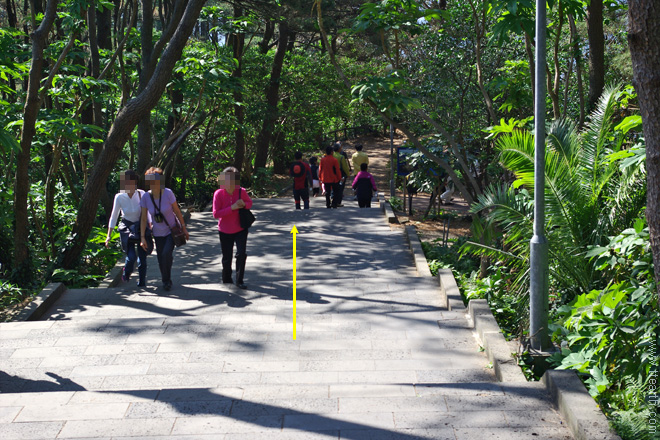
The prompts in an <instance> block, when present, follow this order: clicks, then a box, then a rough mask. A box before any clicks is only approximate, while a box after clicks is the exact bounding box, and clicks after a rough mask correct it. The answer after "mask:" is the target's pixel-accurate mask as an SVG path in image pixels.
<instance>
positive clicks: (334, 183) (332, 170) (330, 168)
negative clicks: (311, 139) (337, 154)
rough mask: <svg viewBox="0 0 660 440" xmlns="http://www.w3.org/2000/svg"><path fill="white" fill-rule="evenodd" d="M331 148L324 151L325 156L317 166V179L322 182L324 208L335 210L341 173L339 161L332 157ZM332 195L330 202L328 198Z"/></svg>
mask: <svg viewBox="0 0 660 440" xmlns="http://www.w3.org/2000/svg"><path fill="white" fill-rule="evenodd" d="M332 153H333V150H332V147H327V148H326V149H325V156H323V159H321V164H320V165H319V178H320V179H321V182H323V190H324V191H325V206H326V208H336V207H337V202H338V197H339V182H340V181H341V171H340V170H339V161H337V159H335V158H334V157H333V155H332ZM331 195H332V202H330V196H331Z"/></svg>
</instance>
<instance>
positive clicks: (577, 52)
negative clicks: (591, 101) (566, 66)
mask: <svg viewBox="0 0 660 440" xmlns="http://www.w3.org/2000/svg"><path fill="white" fill-rule="evenodd" d="M568 23H569V25H570V28H571V42H572V43H571V44H572V45H573V57H574V58H575V76H576V77H577V93H578V100H579V102H580V121H579V123H578V129H580V130H581V129H582V126H583V125H584V117H585V108H584V85H583V84H582V49H581V47H580V36H579V35H578V33H577V27H576V26H575V19H574V18H573V16H572V15H570V14H569V16H568Z"/></svg>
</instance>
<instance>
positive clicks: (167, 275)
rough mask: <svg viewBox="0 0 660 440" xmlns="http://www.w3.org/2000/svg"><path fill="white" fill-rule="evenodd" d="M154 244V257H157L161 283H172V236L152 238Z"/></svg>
mask: <svg viewBox="0 0 660 440" xmlns="http://www.w3.org/2000/svg"><path fill="white" fill-rule="evenodd" d="M154 241H155V242H156V255H157V256H158V268H159V269H160V276H161V279H162V280H163V283H165V284H167V283H171V282H172V263H173V262H174V255H173V253H174V238H172V234H168V235H166V236H165V237H154Z"/></svg>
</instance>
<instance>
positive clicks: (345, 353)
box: [0, 199, 572, 440]
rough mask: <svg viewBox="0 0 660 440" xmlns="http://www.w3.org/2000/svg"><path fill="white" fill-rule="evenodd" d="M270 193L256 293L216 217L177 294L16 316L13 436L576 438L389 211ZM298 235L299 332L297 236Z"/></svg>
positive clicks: (8, 361)
mask: <svg viewBox="0 0 660 440" xmlns="http://www.w3.org/2000/svg"><path fill="white" fill-rule="evenodd" d="M354 203H355V202H350V201H347V202H346V203H345V204H346V205H347V207H345V208H340V209H337V210H326V209H325V207H324V201H323V200H319V199H315V200H313V203H312V208H313V209H311V210H309V211H307V212H295V211H293V209H292V208H293V202H292V200H289V199H286V200H285V199H270V200H257V201H255V204H254V211H255V213H256V215H257V223H255V225H254V226H253V228H252V229H251V232H250V236H249V238H248V254H249V257H248V262H247V274H246V283H247V284H248V286H249V289H248V290H246V291H242V290H239V289H237V288H236V287H234V286H232V285H223V284H220V283H219V280H220V246H219V241H218V237H217V229H216V227H215V225H216V221H215V220H214V219H213V218H212V217H211V215H210V213H198V214H193V216H192V219H191V221H190V222H189V230H190V233H191V241H190V242H189V243H188V244H187V245H186V246H184V247H182V248H179V249H176V250H175V257H174V261H175V262H174V265H175V270H174V276H173V280H174V288H173V289H172V291H170V292H165V291H164V290H163V289H162V288H161V287H160V282H159V281H158V278H159V272H158V267H157V262H156V258H155V255H154V256H151V257H149V264H150V266H149V284H150V287H148V288H146V289H143V290H139V289H138V288H137V287H136V286H135V284H134V281H131V282H130V283H128V284H127V285H124V286H122V287H120V288H108V289H84V290H69V291H67V292H66V293H65V294H64V295H63V297H62V298H61V299H60V300H59V302H57V303H56V304H55V305H54V306H53V307H52V309H51V310H50V311H49V313H48V314H47V315H46V317H45V318H44V320H43V321H35V322H21V323H4V324H0V438H1V439H3V440H9V439H42V438H43V439H53V438H95V439H120V438H121V439H127V438H131V439H221V440H231V439H255V440H259V439H268V440H280V439H324V440H325V439H351V440H361V439H378V440H380V439H402V440H412V439H439V440H444V439H451V440H462V439H506V440H517V439H532V438H533V439H545V440H551V439H570V438H572V437H571V435H570V432H569V430H568V428H567V427H566V424H565V423H562V420H561V417H560V416H559V415H558V414H557V412H556V411H555V410H554V409H553V408H552V405H551V403H550V402H549V399H548V397H547V395H546V394H545V393H544V391H543V389H542V387H541V385H539V384H536V383H529V384H524V383H523V384H518V383H516V384H507V383H498V382H497V381H496V379H495V376H494V374H493V371H492V369H490V368H489V366H488V360H487V359H486V357H485V355H484V354H483V353H482V352H480V351H479V346H478V343H477V341H476V339H475V337H474V336H473V330H472V329H471V328H470V326H469V325H468V321H467V320H466V317H465V315H464V313H461V312H457V311H451V312H450V311H447V310H446V309H444V308H443V307H441V301H440V294H439V291H438V288H437V285H436V282H435V281H434V280H432V279H424V278H420V277H418V276H417V274H416V272H415V270H414V265H413V261H412V256H411V255H410V252H409V251H408V249H407V246H406V243H405V239H404V236H403V232H402V231H401V230H400V229H394V230H392V229H390V227H389V226H388V225H387V224H386V222H385V220H384V218H383V217H382V215H381V213H380V211H379V210H378V209H362V210H360V209H357V207H353V206H348V205H353V204H354ZM294 224H295V225H296V227H297V228H298V231H299V234H298V235H297V261H298V265H297V275H298V276H297V279H298V282H297V339H296V340H293V323H292V307H293V302H292V235H291V234H290V231H291V228H292V227H293V225H294Z"/></svg>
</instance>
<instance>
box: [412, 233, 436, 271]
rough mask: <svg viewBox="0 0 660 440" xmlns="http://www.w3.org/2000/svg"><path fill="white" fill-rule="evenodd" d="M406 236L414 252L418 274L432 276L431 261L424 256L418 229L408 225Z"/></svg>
mask: <svg viewBox="0 0 660 440" xmlns="http://www.w3.org/2000/svg"><path fill="white" fill-rule="evenodd" d="M406 238H407V239H408V245H409V246H410V250H411V251H412V254H413V260H414V261H415V268H416V269H417V274H418V275H419V276H421V277H432V276H433V275H431V269H429V263H428V261H426V256H424V250H423V249H422V242H421V241H419V237H418V236H417V230H416V229H415V227H414V226H406Z"/></svg>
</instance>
